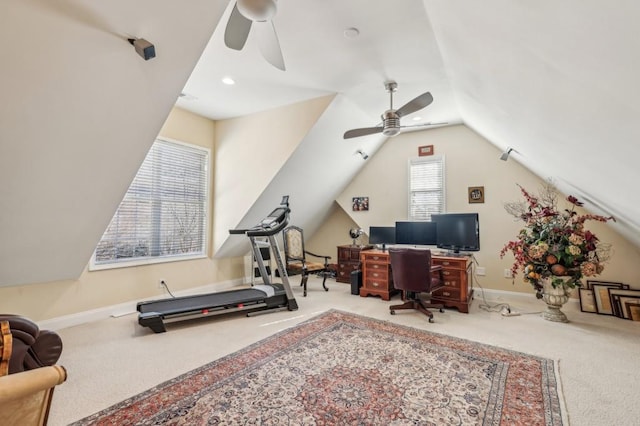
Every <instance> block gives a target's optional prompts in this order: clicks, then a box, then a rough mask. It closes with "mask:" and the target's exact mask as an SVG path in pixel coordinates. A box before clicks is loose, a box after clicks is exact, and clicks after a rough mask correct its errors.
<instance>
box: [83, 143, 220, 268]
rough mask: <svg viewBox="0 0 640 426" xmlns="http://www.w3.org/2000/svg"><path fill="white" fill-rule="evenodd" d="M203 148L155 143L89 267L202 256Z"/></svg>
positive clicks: (205, 189)
mask: <svg viewBox="0 0 640 426" xmlns="http://www.w3.org/2000/svg"><path fill="white" fill-rule="evenodd" d="M208 164H209V151H208V150H207V149H203V148H199V147H195V146H191V145H185V144H181V143H176V142H169V141H166V140H162V139H157V140H156V141H155V142H154V144H153V146H152V147H151V150H150V151H149V153H148V154H147V157H146V158H145V160H144V162H143V163H142V166H141V167H140V169H139V170H138V173H137V174H136V177H135V178H134V180H133V182H132V183H131V186H130V187H129V190H128V191H127V193H126V195H125V196H124V199H123V200H122V202H121V203H120V206H119V207H118V210H117V211H116V213H115V215H114V216H113V219H111V223H110V224H109V227H108V228H107V230H106V231H105V233H104V235H103V236H102V239H101V240H100V242H99V243H98V246H97V247H96V250H95V253H94V256H93V259H92V262H91V266H92V267H93V268H92V269H105V268H113V267H120V266H131V265H140V264H146V263H158V262H166V261H171V260H183V259H185V258H194V257H202V256H205V255H206V253H205V250H206V234H207V233H206V229H207V221H206V220H207V206H208V193H209V190H208V182H209V178H208Z"/></svg>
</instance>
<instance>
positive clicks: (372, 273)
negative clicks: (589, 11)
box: [367, 264, 389, 281]
mask: <svg viewBox="0 0 640 426" xmlns="http://www.w3.org/2000/svg"><path fill="white" fill-rule="evenodd" d="M367 268H368V269H367V279H369V278H371V279H373V280H378V281H380V280H383V281H387V280H388V279H389V269H388V268H386V267H385V268H384V269H382V268H372V267H371V265H369V264H367Z"/></svg>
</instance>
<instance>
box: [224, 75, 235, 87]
mask: <svg viewBox="0 0 640 426" xmlns="http://www.w3.org/2000/svg"><path fill="white" fill-rule="evenodd" d="M222 82H223V83H224V84H226V85H228V86H231V85H234V84H236V82H235V80H234V79H232V78H231V77H224V78H223V79H222Z"/></svg>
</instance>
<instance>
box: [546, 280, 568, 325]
mask: <svg viewBox="0 0 640 426" xmlns="http://www.w3.org/2000/svg"><path fill="white" fill-rule="evenodd" d="M557 278H559V277H556V279H557ZM568 278H569V277H567V279H568ZM552 280H553V278H546V279H544V281H543V284H542V285H543V290H542V300H544V302H545V303H546V304H547V307H546V309H545V310H544V311H543V312H542V318H544V319H546V320H547V321H554V322H569V320H568V319H567V316H566V315H565V314H564V313H563V312H562V311H561V310H560V308H562V306H563V305H564V304H565V303H567V302H568V301H569V295H570V294H571V292H572V291H573V289H572V288H571V287H568V286H566V285H565V284H562V285H558V286H556V287H553V285H552V284H551V282H552Z"/></svg>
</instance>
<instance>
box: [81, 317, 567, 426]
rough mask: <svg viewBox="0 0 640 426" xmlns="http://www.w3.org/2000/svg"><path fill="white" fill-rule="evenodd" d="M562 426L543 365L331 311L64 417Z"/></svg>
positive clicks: (104, 421)
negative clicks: (93, 409) (85, 413)
mask: <svg viewBox="0 0 640 426" xmlns="http://www.w3.org/2000/svg"><path fill="white" fill-rule="evenodd" d="M94 424H95V425H111V424H114V425H116V424H117V425H147V424H149V425H151V424H156V425H157V424H163V425H164V424H166V425H196V424H203V425H216V424H219V425H233V424H265V425H267V424H278V425H327V424H340V425H344V424H354V425H409V424H411V425H416V424H419V425H444V424H446V425H475V424H477V425H501V424H503V425H507V424H508V425H520V424H522V425H525V424H526V425H562V424H563V421H562V413H561V408H560V395H559V391H558V385H557V382H556V370H555V366H554V362H553V361H552V360H549V359H545V358H541V357H536V356H531V355H527V354H524V353H520V352H516V351H511V350H506V349H501V348H498V347H494V346H489V345H484V344H480V343H476V342H472V341H468V340H464V339H459V338H454V337H449V336H446V335H441V334H436V333H432V332H428V331H424V330H418V329H415V328H412V327H407V326H402V325H397V324H393V323H390V322H387V321H381V320H376V319H372V318H368V317H365V316H360V315H355V314H351V313H346V312H343V311H338V310H331V311H328V312H326V313H323V314H320V315H318V316H316V317H314V318H311V319H309V320H307V321H305V322H303V323H301V324H298V325H296V326H294V327H291V328H288V329H285V330H284V331H281V332H279V333H277V334H275V335H273V336H270V337H268V338H266V339H264V340H261V341H259V342H257V343H255V344H252V345H250V346H248V347H246V348H244V349H242V350H239V351H237V352H235V353H232V354H230V355H228V356H225V357H223V358H220V359H218V360H216V361H214V362H212V363H209V364H207V365H204V366H202V367H200V368H197V369H195V370H193V371H190V372H188V373H186V374H183V375H181V376H179V377H177V378H175V379H172V380H169V381H167V382H164V383H162V384H160V385H158V386H156V387H154V388H152V389H149V390H148V391H145V392H143V393H141V394H139V395H136V396H134V397H132V398H129V399H127V400H125V401H123V402H121V403H119V404H116V405H114V406H112V407H110V408H107V409H105V410H103V411H100V412H99V413H96V414H94V415H92V416H89V417H86V418H84V419H82V420H79V421H77V422H76V423H73V425H78V426H79V425H94Z"/></svg>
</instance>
